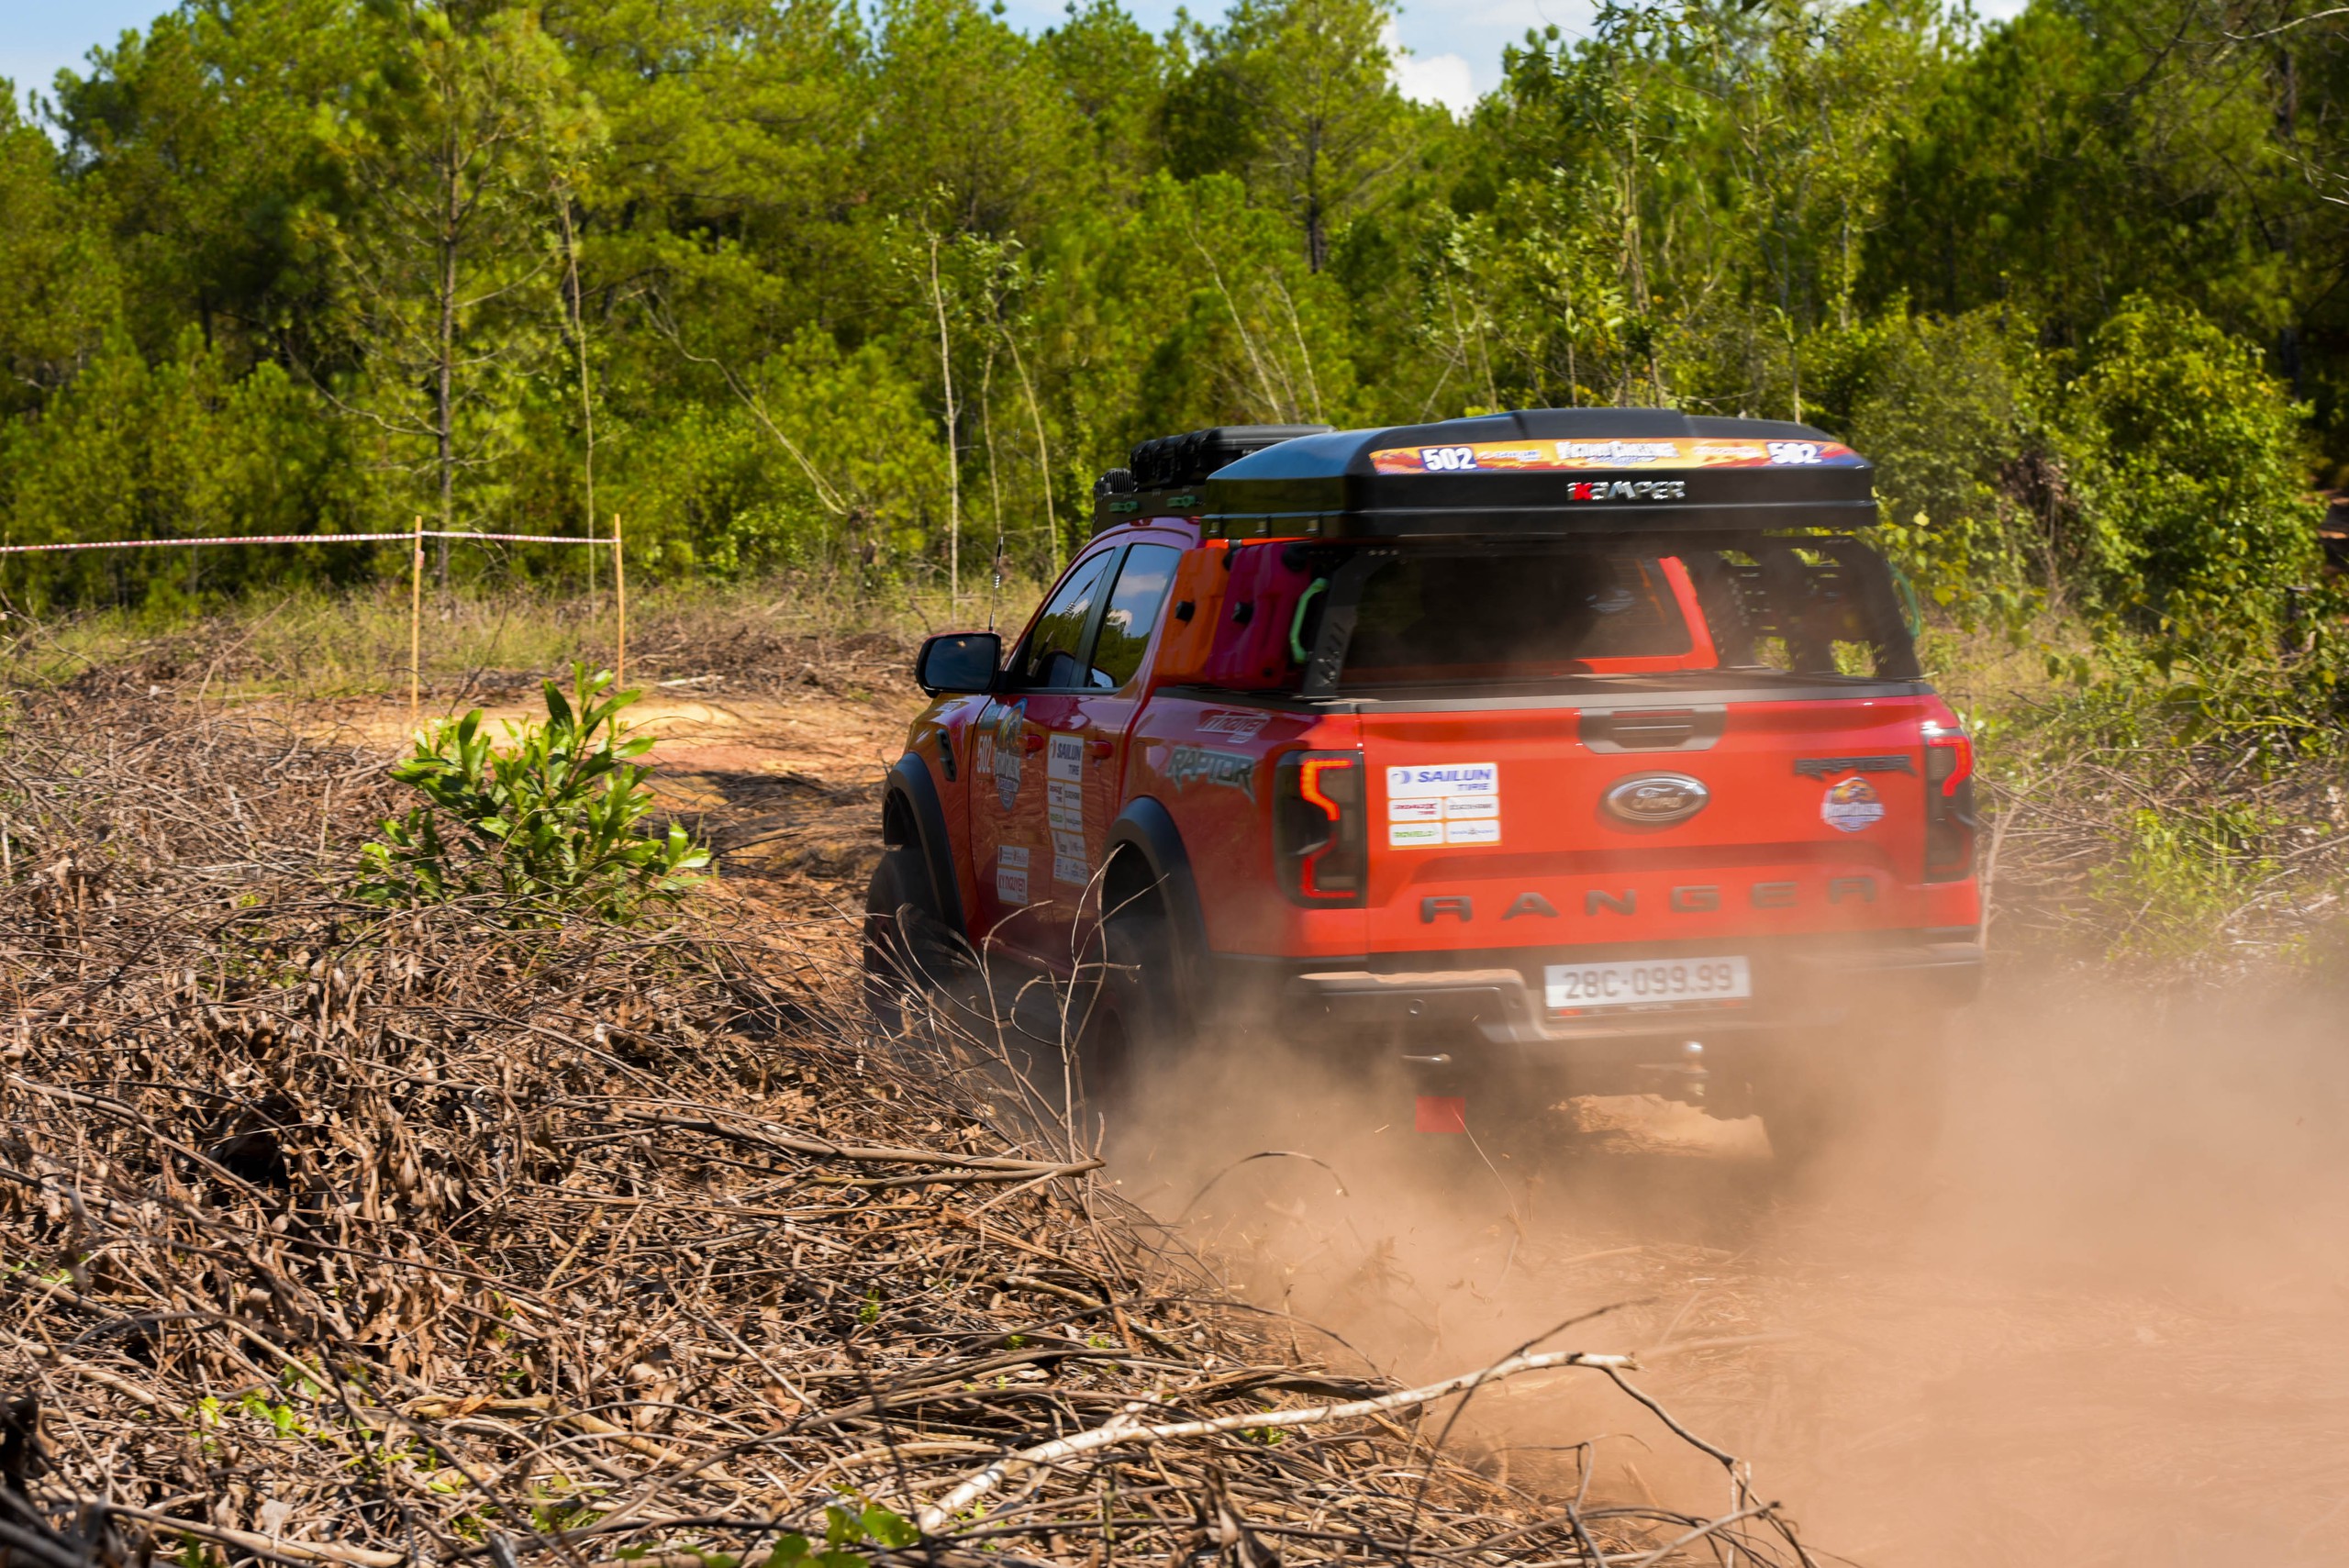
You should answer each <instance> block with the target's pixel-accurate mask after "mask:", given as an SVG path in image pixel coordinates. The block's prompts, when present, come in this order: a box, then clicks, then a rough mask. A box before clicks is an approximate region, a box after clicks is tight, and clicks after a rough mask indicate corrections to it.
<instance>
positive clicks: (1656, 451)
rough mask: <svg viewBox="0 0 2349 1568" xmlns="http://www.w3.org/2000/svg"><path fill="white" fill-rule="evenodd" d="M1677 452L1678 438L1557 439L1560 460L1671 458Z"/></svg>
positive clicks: (1609, 461)
mask: <svg viewBox="0 0 2349 1568" xmlns="http://www.w3.org/2000/svg"><path fill="white" fill-rule="evenodd" d="M1679 455H1680V443H1679V442H1678V441H1560V442H1559V443H1558V459H1559V461H1560V462H1574V463H1584V462H1587V463H1594V464H1604V465H1606V466H1609V467H1612V466H1613V465H1614V464H1616V463H1624V462H1672V461H1673V460H1674V459H1675V458H1676V457H1678V456H1679Z"/></svg>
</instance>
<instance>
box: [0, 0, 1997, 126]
mask: <svg viewBox="0 0 2349 1568" xmlns="http://www.w3.org/2000/svg"><path fill="white" fill-rule="evenodd" d="M1128 5H1129V6H1130V9H1131V10H1132V11H1133V13H1134V15H1135V16H1136V17H1138V18H1139V19H1140V20H1141V22H1142V23H1143V25H1145V26H1147V27H1150V28H1164V27H1165V26H1166V25H1167V24H1168V23H1169V22H1171V21H1172V20H1173V19H1174V16H1175V0H1128ZM1008 6H1009V10H1008V13H1007V14H1008V17H1009V18H1010V19H1011V20H1012V21H1013V22H1015V23H1017V24H1019V26H1021V27H1024V28H1031V29H1032V28H1046V27H1050V26H1052V24H1053V23H1054V22H1056V21H1058V20H1059V19H1060V17H1061V0H1008ZM2022 7H2023V0H1976V6H1975V9H1976V12H1977V13H1978V14H1980V15H1981V16H1982V17H1985V18H1986V19H1992V20H1995V19H1998V18H1999V17H2010V16H2013V15H2014V14H2015V13H2016V12H2018V11H2020V10H2021V9H2022ZM165 8H166V7H165V6H164V5H163V4H162V0H0V76H6V77H8V78H10V79H12V80H13V81H14V82H15V83H17V92H18V93H19V95H21V94H23V93H25V92H27V91H29V90H32V89H35V88H39V89H42V90H46V89H47V88H48V86H49V83H50V80H51V79H52V78H53V77H55V75H56V74H57V72H59V71H60V70H61V69H63V68H65V67H68V66H78V65H79V64H80V63H81V61H82V57H83V55H84V54H85V53H87V52H88V50H89V49H90V48H91V46H92V45H94V44H98V43H111V42H113V41H114V39H117V37H119V36H120V35H121V33H122V31H123V29H125V28H143V27H145V26H146V25H147V23H148V21H149V20H150V18H151V17H154V16H155V14H156V13H157V12H158V11H160V10H162V9H165ZM1191 8H1192V10H1193V11H1194V13H1196V14H1200V15H1209V16H1211V15H1213V14H1214V13H1215V12H1216V11H1217V9H1218V6H1217V5H1216V0H1193V4H1192V7H1191ZM1593 9H1594V6H1593V5H1592V3H1591V0H1416V3H1408V0H1407V3H1406V4H1405V5H1404V6H1403V7H1402V10H1401V15H1400V17H1399V18H1398V21H1397V28H1396V36H1397V42H1398V43H1400V44H1401V45H1402V46H1403V47H1404V48H1405V49H1406V50H1409V51H1410V52H1409V54H1408V57H1407V58H1406V59H1405V60H1404V61H1403V64H1402V66H1401V69H1400V71H1399V72H1398V74H1399V77H1400V80H1401V82H1402V85H1403V90H1404V91H1405V92H1407V93H1408V94H1409V95H1411V96H1413V97H1415V98H1420V99H1425V100H1429V101H1431V102H1436V103H1443V104H1448V105H1450V106H1453V108H1455V109H1459V108H1464V107H1466V106H1467V105H1469V104H1470V103H1472V102H1474V101H1475V96H1476V95H1477V94H1479V93H1482V92H1486V91H1487V90H1489V89H1490V88H1491V87H1492V86H1493V85H1494V84H1495V83H1497V81H1498V80H1499V79H1500V63H1501V50H1503V49H1504V48H1505V47H1507V46H1508V45H1509V44H1512V43H1514V42H1516V41H1517V40H1518V39H1521V38H1523V37H1524V36H1525V30H1526V29H1527V28H1539V27H1542V26H1543V25H1545V24H1547V23H1551V22H1555V23H1556V24H1557V25H1558V26H1559V27H1560V28H1564V29H1565V30H1566V31H1568V32H1570V33H1575V32H1580V31H1581V30H1582V29H1583V28H1586V27H1587V26H1588V25H1589V22H1590V17H1591V13H1592V11H1593Z"/></svg>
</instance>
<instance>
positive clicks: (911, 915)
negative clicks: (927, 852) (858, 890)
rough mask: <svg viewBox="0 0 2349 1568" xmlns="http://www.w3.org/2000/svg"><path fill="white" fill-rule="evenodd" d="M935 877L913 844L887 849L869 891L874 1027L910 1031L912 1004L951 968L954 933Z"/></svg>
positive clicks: (867, 943)
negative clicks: (933, 890)
mask: <svg viewBox="0 0 2349 1568" xmlns="http://www.w3.org/2000/svg"><path fill="white" fill-rule="evenodd" d="M863 950H864V1006H865V1010H866V1012H867V1013H869V1014H870V1015H871V1016H872V1018H873V1023H874V1028H876V1029H879V1030H880V1031H881V1032H882V1033H884V1034H888V1035H896V1034H901V1033H903V1032H904V1031H905V1028H906V1017H907V1003H908V1002H909V1001H912V1000H914V999H916V998H918V997H920V996H923V995H927V994H928V993H929V992H930V991H931V990H933V989H934V988H936V987H937V986H938V985H939V984H941V983H942V982H943V981H944V980H945V978H946V977H947V976H948V975H949V974H951V973H952V972H953V970H954V967H955V962H954V959H955V954H954V947H953V941H952V935H951V933H949V932H948V931H947V929H946V926H945V922H944V921H943V920H941V918H940V917H939V915H938V911H937V910H936V909H935V908H934V907H933V900H932V898H931V896H930V878H929V876H928V875H927V874H926V873H924V871H923V869H922V864H921V862H920V861H919V860H918V859H917V858H916V855H915V851H914V850H913V849H912V847H911V846H909V845H902V844H901V845H898V846H896V848H894V849H890V850H888V851H884V852H883V854H882V856H881V863H880V864H878V865H876V866H874V868H873V880H872V881H871V882H870V883H869V884H866V887H865V893H864V928H863Z"/></svg>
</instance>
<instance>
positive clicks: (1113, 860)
mask: <svg viewBox="0 0 2349 1568" xmlns="http://www.w3.org/2000/svg"><path fill="white" fill-rule="evenodd" d="M1121 859H1122V860H1125V861H1128V862H1131V861H1133V860H1139V861H1140V862H1141V864H1142V866H1143V867H1144V868H1145V870H1146V871H1147V873H1148V875H1147V878H1146V879H1145V880H1144V882H1143V885H1147V886H1151V887H1154V888H1156V890H1157V892H1158V895H1159V898H1160V900H1161V902H1162V903H1163V905H1164V906H1165V911H1166V933H1167V940H1169V941H1170V942H1172V943H1173V945H1174V949H1175V951H1174V952H1173V954H1172V955H1171V956H1172V957H1173V959H1174V961H1175V988H1176V992H1177V995H1178V997H1179V999H1180V1000H1179V1005H1180V1006H1182V1007H1183V1009H1184V1011H1185V1012H1186V1014H1188V1013H1194V1012H1196V1010H1197V1008H1196V999H1197V998H1198V997H1200V996H1202V995H1204V992H1203V991H1202V990H1201V985H1200V983H1201V981H1202V980H1203V978H1204V977H1205V975H1206V973H1207V967H1208V927H1207V917H1206V916H1205V914H1204V913H1203V912H1202V911H1201V909H1200V906H1199V884H1198V882H1197V879H1196V878H1195V877H1194V876H1193V875H1192V874H1191V856H1190V851H1187V850H1186V849H1185V848H1184V847H1183V833H1182V829H1181V828H1177V827H1175V818H1174V817H1173V816H1172V815H1171V814H1170V813H1169V812H1168V811H1167V809H1166V807H1165V806H1163V805H1161V804H1160V803H1159V802H1158V801H1156V800H1154V799H1152V798H1151V797H1150V796H1149V795H1140V796H1137V797H1136V798H1134V799H1133V800H1130V801H1128V802H1127V803H1126V808H1125V809H1124V810H1123V811H1121V812H1119V814H1118V819H1117V820H1116V821H1115V822H1112V823H1111V824H1109V840H1108V845H1107V847H1106V849H1105V851H1104V852H1103V863H1104V864H1105V865H1106V866H1108V868H1109V875H1108V879H1107V880H1106V881H1105V883H1104V884H1103V887H1102V900H1103V904H1104V906H1105V907H1114V906H1115V905H1116V904H1117V903H1118V902H1119V899H1120V898H1121V897H1123V896H1130V895H1131V894H1132V893H1134V892H1137V891H1140V888H1139V887H1137V886H1134V885H1132V884H1128V883H1127V882H1126V881H1125V879H1124V878H1122V877H1121V876H1119V862H1120V860H1121Z"/></svg>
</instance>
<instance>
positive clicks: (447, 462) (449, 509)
mask: <svg viewBox="0 0 2349 1568" xmlns="http://www.w3.org/2000/svg"><path fill="white" fill-rule="evenodd" d="M440 157H441V164H440V178H441V195H442V198H443V199H442V203H441V208H440V276H439V278H438V279H437V280H436V281H437V283H438V284H439V287H440V302H439V303H440V339H439V343H438V348H439V352H438V354H437V355H436V356H435V359H436V363H435V364H434V367H433V372H434V373H433V378H432V415H433V417H432V424H433V431H432V434H433V444H434V448H435V451H434V459H435V462H436V465H437V466H438V467H439V469H440V528H441V533H442V537H441V538H440V539H437V540H435V541H434V542H435V543H436V544H438V545H439V546H440V548H439V549H438V550H435V551H434V552H433V559H432V585H433V587H434V589H435V590H437V591H438V592H440V593H443V594H445V593H447V592H448V591H449V540H448V538H447V537H446V536H447V534H448V532H449V530H451V529H452V528H455V527H456V526H457V523H456V517H457V442H456V435H457V432H456V414H455V407H456V373H457V228H458V223H459V220H460V217H459V206H460V203H461V202H462V198H463V191H462V184H463V180H464V171H463V168H462V165H461V164H460V162H459V161H458V157H457V132H456V129H455V127H454V125H453V123H452V125H451V128H450V130H449V133H448V136H447V139H445V140H444V141H443V142H442V144H441V150H440Z"/></svg>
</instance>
